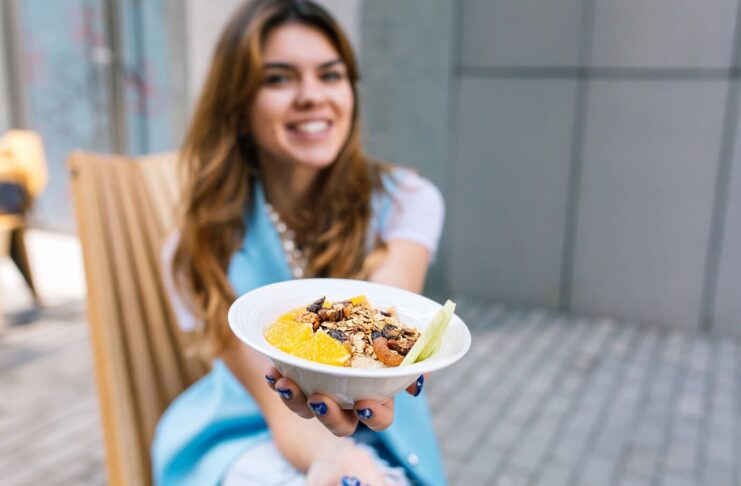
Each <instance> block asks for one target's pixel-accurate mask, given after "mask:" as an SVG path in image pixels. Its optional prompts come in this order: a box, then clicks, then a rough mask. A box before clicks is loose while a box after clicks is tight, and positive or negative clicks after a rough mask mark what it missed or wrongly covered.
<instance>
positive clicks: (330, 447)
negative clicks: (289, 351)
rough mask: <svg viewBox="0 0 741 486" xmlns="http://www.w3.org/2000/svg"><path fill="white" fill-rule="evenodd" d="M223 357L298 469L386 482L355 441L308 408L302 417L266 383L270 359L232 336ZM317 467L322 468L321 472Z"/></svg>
mask: <svg viewBox="0 0 741 486" xmlns="http://www.w3.org/2000/svg"><path fill="white" fill-rule="evenodd" d="M220 357H221V359H222V360H223V362H224V364H226V365H227V367H229V369H230V370H231V372H232V373H233V374H234V376H235V377H236V378H237V379H238V380H239V382H240V383H241V384H242V385H243V386H244V387H245V389H246V390H247V391H248V392H249V393H250V395H252V397H253V398H254V399H255V400H256V401H257V403H258V405H259V407H260V409H261V410H262V413H263V415H264V417H265V420H266V421H267V423H268V427H269V428H270V431H271V433H272V435H273V440H274V441H275V444H276V446H277V447H278V450H279V451H280V452H281V454H283V456H284V457H285V458H286V459H287V460H288V462H290V463H291V464H292V465H293V466H294V467H295V468H296V469H298V470H300V471H304V472H307V471H310V470H311V469H312V466H313V467H314V470H313V471H311V473H312V477H332V478H334V482H337V481H338V480H339V477H340V476H342V475H345V474H346V475H354V476H357V477H359V478H362V479H363V481H364V484H365V483H368V484H383V482H382V478H381V476H380V473H379V472H378V470H377V467H376V465H375V462H374V460H373V458H372V457H371V456H370V455H368V454H367V453H366V452H364V451H362V450H361V449H359V448H357V447H355V445H354V443H353V442H352V441H350V440H348V439H345V438H341V437H337V436H336V435H334V434H333V433H332V432H330V431H329V430H328V429H327V428H326V427H325V426H324V425H322V424H321V423H319V422H318V421H317V420H315V419H313V417H314V415H313V413H312V412H310V411H309V410H308V408H307V409H306V410H305V411H304V412H303V413H302V414H301V417H300V416H298V415H297V414H296V413H294V412H292V411H291V410H289V409H288V408H286V407H285V406H284V405H283V403H282V401H281V398H280V396H279V395H278V394H277V393H276V392H275V391H273V390H271V389H270V388H269V387H267V386H265V377H264V376H263V375H262V373H261V370H264V369H266V368H268V366H269V365H270V362H269V361H268V360H267V358H265V357H264V356H262V355H260V354H258V353H257V352H255V351H253V350H251V349H249V348H247V347H246V346H244V345H243V344H242V343H241V342H240V341H239V340H238V339H237V338H236V337H233V338H231V340H230V342H229V345H228V347H227V348H226V350H225V351H224V352H223V353H222V355H221V356H220ZM278 386H280V383H278ZM307 419H309V420H307ZM317 467H319V468H321V469H322V471H320V472H317V470H316V468H317ZM328 468H329V469H330V470H329V471H328V470H327V469H328Z"/></svg>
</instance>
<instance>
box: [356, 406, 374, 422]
mask: <svg viewBox="0 0 741 486" xmlns="http://www.w3.org/2000/svg"><path fill="white" fill-rule="evenodd" d="M372 416H373V410H371V409H370V408H361V409H360V410H358V417H360V418H361V419H362V420H368V419H369V418H371V417H372Z"/></svg>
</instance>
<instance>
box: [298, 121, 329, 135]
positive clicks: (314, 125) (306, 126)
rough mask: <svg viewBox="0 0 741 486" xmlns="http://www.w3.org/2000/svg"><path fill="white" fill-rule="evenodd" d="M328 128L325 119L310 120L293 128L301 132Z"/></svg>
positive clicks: (320, 130)
mask: <svg viewBox="0 0 741 486" xmlns="http://www.w3.org/2000/svg"><path fill="white" fill-rule="evenodd" d="M327 128H329V122H327V121H310V122H304V123H299V124H297V125H295V127H294V129H295V130H296V131H297V132H301V133H319V132H323V131H324V130H326V129H327Z"/></svg>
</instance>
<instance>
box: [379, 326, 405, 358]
mask: <svg viewBox="0 0 741 486" xmlns="http://www.w3.org/2000/svg"><path fill="white" fill-rule="evenodd" d="M373 334H374V335H375V336H374V338H373V349H374V350H375V351H376V356H378V359H379V360H380V361H381V363H383V364H385V365H387V366H399V365H400V364H401V362H402V361H403V360H404V357H403V356H402V355H400V354H399V353H397V352H396V351H393V350H391V349H389V347H388V340H387V339H386V338H385V337H383V335H382V334H380V333H373Z"/></svg>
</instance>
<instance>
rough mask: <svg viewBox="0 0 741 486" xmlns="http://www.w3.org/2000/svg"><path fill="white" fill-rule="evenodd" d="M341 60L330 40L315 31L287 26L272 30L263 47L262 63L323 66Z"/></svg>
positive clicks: (298, 25) (318, 31)
mask: <svg viewBox="0 0 741 486" xmlns="http://www.w3.org/2000/svg"><path fill="white" fill-rule="evenodd" d="M337 59H340V60H341V57H340V53H339V52H338V51H337V49H336V48H335V46H334V45H333V44H332V42H331V41H330V40H329V38H328V37H327V36H326V35H325V34H324V33H323V32H322V31H321V30H319V29H317V28H316V27H312V26H309V25H305V24H298V23H288V24H284V25H280V26H278V27H276V28H275V29H273V30H272V31H271V32H270V33H269V34H268V36H267V38H266V39H265V43H264V45H263V62H264V63H265V64H266V65H267V64H275V63H281V64H290V65H296V66H320V65H322V64H326V63H329V62H331V61H334V60H337Z"/></svg>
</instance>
